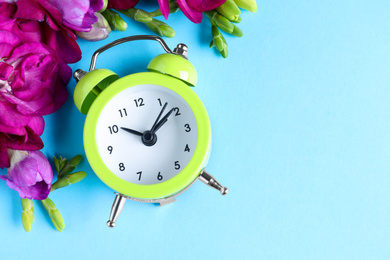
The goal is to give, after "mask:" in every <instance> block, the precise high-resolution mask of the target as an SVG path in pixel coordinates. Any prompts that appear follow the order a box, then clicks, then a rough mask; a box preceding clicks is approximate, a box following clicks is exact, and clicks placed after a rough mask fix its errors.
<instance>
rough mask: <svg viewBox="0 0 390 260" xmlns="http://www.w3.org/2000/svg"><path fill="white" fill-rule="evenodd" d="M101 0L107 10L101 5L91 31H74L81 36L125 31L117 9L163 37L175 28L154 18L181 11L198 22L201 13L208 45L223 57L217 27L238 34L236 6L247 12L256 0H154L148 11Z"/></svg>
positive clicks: (123, 1)
mask: <svg viewBox="0 0 390 260" xmlns="http://www.w3.org/2000/svg"><path fill="white" fill-rule="evenodd" d="M105 1H106V2H107V1H108V3H107V9H106V8H103V9H102V10H101V11H100V12H101V14H102V15H100V14H98V17H99V21H100V22H99V23H97V24H96V25H94V30H93V31H91V32H89V33H78V35H79V36H80V37H81V38H84V39H87V40H94V41H97V40H102V39H105V38H106V37H108V35H109V33H110V32H111V30H119V31H124V30H126V28H127V24H126V22H125V21H124V20H123V19H122V18H121V16H120V15H119V14H118V13H117V12H119V13H122V14H124V15H126V16H128V17H130V18H131V19H133V20H135V21H137V22H140V23H143V24H145V25H146V26H147V27H148V28H149V29H150V30H151V31H153V32H154V33H156V34H157V35H159V36H165V37H173V36H175V31H174V30H173V29H172V28H171V27H170V26H169V25H168V24H166V23H165V22H163V21H161V20H157V19H156V17H158V16H163V17H164V18H165V19H168V16H169V14H171V13H176V12H178V11H182V12H183V14H184V15H185V16H186V17H187V18H188V19H189V20H191V21H192V22H194V23H200V22H201V21H202V19H203V14H205V15H206V16H207V17H208V18H209V20H210V24H211V36H212V39H211V44H210V47H215V48H216V49H217V50H218V52H219V53H220V54H221V55H222V57H224V58H226V57H227V55H228V51H227V43H226V40H225V38H224V37H223V36H222V34H221V32H220V31H219V29H221V30H223V31H224V32H226V33H228V34H231V35H233V36H236V37H242V36H243V32H242V31H241V30H240V29H239V28H238V27H237V25H236V24H237V23H239V22H241V10H240V8H241V9H244V10H249V11H251V12H256V11H257V4H256V0H158V4H159V6H160V8H158V9H157V10H155V11H152V12H147V11H145V10H142V9H139V8H135V6H136V5H137V4H138V2H139V0H105ZM114 9H115V10H114Z"/></svg>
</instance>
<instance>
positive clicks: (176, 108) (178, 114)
mask: <svg viewBox="0 0 390 260" xmlns="http://www.w3.org/2000/svg"><path fill="white" fill-rule="evenodd" d="M173 111H175V112H176V114H175V116H180V115H181V114H180V113H179V111H180V110H179V108H178V107H175V108H173Z"/></svg>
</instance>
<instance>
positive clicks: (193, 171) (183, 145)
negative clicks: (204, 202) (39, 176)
mask: <svg viewBox="0 0 390 260" xmlns="http://www.w3.org/2000/svg"><path fill="white" fill-rule="evenodd" d="M135 40H155V41H158V42H159V43H160V44H161V46H162V47H163V49H164V50H165V52H166V53H164V54H161V55H159V56H157V57H155V58H154V59H152V61H151V62H150V63H149V65H148V67H147V69H148V71H149V72H141V73H135V74H131V75H128V76H125V77H123V78H120V79H119V77H118V75H117V74H115V73H114V72H112V71H110V70H108V69H95V65H96V59H97V56H98V55H99V54H100V53H102V52H104V51H105V50H108V49H109V48H111V47H113V46H116V45H118V44H122V43H125V42H129V41H135ZM74 77H75V79H76V81H77V85H76V87H75V90H74V102H75V105H76V107H77V108H78V109H79V110H80V112H81V113H83V114H86V115H87V116H86V119H85V124H84V134H83V139H84V148H85V154H86V157H87V159H88V162H89V164H90V165H91V168H92V169H93V171H94V172H95V173H96V175H97V176H98V177H99V178H100V179H101V180H102V181H103V182H104V183H105V184H106V185H107V186H109V187H110V188H112V189H114V190H115V191H117V195H116V198H115V200H114V203H113V205H112V209H111V215H110V219H109V221H108V222H107V225H108V226H109V227H114V226H115V222H116V220H117V218H118V216H119V214H120V212H121V210H122V208H123V206H124V203H125V201H126V199H132V200H135V201H140V202H148V203H160V205H165V204H168V203H171V202H173V201H175V197H177V196H178V195H179V194H181V193H182V192H183V191H185V190H186V189H187V188H188V187H190V186H191V184H193V183H194V182H195V181H196V180H197V179H200V180H201V181H203V182H204V183H206V184H208V185H209V186H211V187H213V188H215V189H217V190H219V191H220V192H221V194H222V195H225V194H227V192H228V189H227V188H226V187H223V186H222V185H220V184H219V183H218V181H216V180H215V178H214V177H212V176H211V175H210V174H208V173H207V172H206V171H205V166H206V164H207V161H208V158H209V154H210V147H211V128H210V121H209V117H208V114H207V111H206V109H205V107H204V105H203V103H202V102H201V100H200V99H199V97H198V96H197V95H196V94H195V92H194V91H193V90H192V89H191V88H190V87H193V86H195V84H196V81H197V73H196V70H195V68H194V66H193V65H192V64H191V63H190V62H189V61H188V59H187V46H186V45H184V44H179V45H177V47H176V48H175V49H174V50H173V51H171V49H170V48H169V47H168V46H167V44H166V43H165V42H164V41H163V40H162V39H161V38H160V37H157V36H150V35H138V36H130V37H125V38H122V39H119V40H116V41H114V42H112V43H109V44H107V45H105V46H103V47H102V48H100V49H98V50H97V51H96V52H95V53H94V54H93V56H92V60H91V66H90V69H89V72H88V73H87V72H85V71H83V70H81V69H78V70H76V71H75V73H74Z"/></svg>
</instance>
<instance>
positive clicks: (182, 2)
mask: <svg viewBox="0 0 390 260" xmlns="http://www.w3.org/2000/svg"><path fill="white" fill-rule="evenodd" d="M177 3H178V4H179V7H180V9H181V11H182V12H183V14H184V15H185V16H187V18H188V19H190V20H191V21H192V22H193V23H200V22H202V18H203V14H202V12H197V11H195V10H193V9H192V8H191V7H190V6H189V5H188V4H187V1H186V0H177Z"/></svg>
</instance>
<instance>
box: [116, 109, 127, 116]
mask: <svg viewBox="0 0 390 260" xmlns="http://www.w3.org/2000/svg"><path fill="white" fill-rule="evenodd" d="M118 111H119V114H120V115H121V117H124V116H127V112H126V108H123V109H119V110H118Z"/></svg>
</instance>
